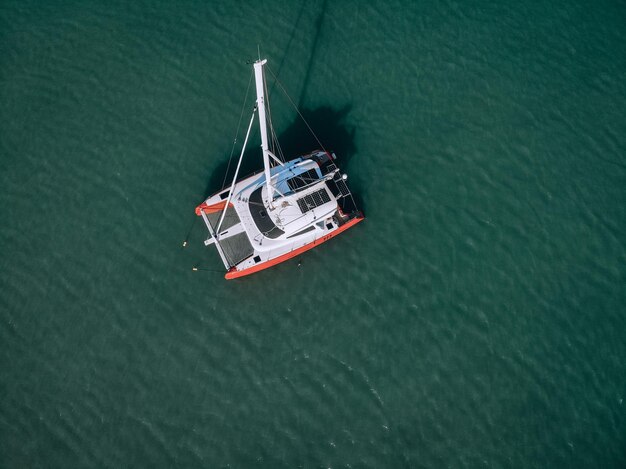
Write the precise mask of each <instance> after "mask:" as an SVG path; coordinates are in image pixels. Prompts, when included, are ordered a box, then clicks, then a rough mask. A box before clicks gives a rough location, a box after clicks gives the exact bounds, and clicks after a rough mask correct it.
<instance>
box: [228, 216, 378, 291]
mask: <svg viewBox="0 0 626 469" xmlns="http://www.w3.org/2000/svg"><path fill="white" fill-rule="evenodd" d="M364 219H365V217H363V216H360V217H358V218H353V219H352V220H350V221H349V222H347V223H346V224H345V225H342V226H341V227H339V228H337V229H336V230H335V231H333V232H332V233H330V234H327V235H326V236H323V237H321V238H319V239H316V240H315V241H313V242H311V243H309V244H305V245H304V246H302V247H301V248H298V249H296V250H295V251H291V252H288V253H287V254H283V255H282V256H278V257H276V258H275V259H271V260H269V261H265V262H263V263H261V264H257V265H255V266H253V267H249V268H247V269H244V270H237V269H236V268H235V267H232V268H231V269H230V270H229V271H228V272H226V278H227V279H228V280H230V279H233V278H238V277H244V276H246V275H250V274H254V273H255V272H259V271H260V270H265V269H267V268H269V267H272V266H275V265H276V264H280V263H281V262H285V261H286V260H288V259H291V258H292V257H296V256H297V255H299V254H302V253H303V252H305V251H308V250H309V249H313V248H314V247H315V246H319V245H320V244H322V243H324V242H326V241H328V240H329V239H330V238H333V237H335V236H337V235H338V234H339V233H341V232H343V231H346V230H347V229H348V228H350V227H352V226H354V225H356V224H357V223H359V222H360V221H362V220H364Z"/></svg>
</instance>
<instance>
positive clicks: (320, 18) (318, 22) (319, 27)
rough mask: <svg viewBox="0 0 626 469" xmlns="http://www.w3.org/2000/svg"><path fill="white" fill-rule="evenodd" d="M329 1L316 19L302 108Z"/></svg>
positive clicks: (299, 102)
mask: <svg viewBox="0 0 626 469" xmlns="http://www.w3.org/2000/svg"><path fill="white" fill-rule="evenodd" d="M327 3H328V0H324V3H322V9H321V11H320V14H319V15H318V17H317V20H315V36H314V37H313V44H312V45H311V54H310V55H309V63H308V64H307V66H306V72H305V75H304V84H303V85H302V92H301V93H300V98H299V99H298V107H299V108H302V106H303V105H304V98H305V97H306V90H307V88H308V87H309V80H310V77H311V71H312V69H313V61H314V60H315V55H316V53H317V45H318V44H319V39H320V31H321V30H322V24H323V23H324V14H325V13H326V9H327ZM314 128H315V127H314ZM322 141H323V140H322Z"/></svg>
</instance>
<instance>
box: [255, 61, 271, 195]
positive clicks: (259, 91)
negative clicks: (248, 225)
mask: <svg viewBox="0 0 626 469" xmlns="http://www.w3.org/2000/svg"><path fill="white" fill-rule="evenodd" d="M266 62H267V59H263V60H257V61H256V62H254V80H255V82H256V102H257V106H258V110H259V127H260V128H261V149H262V150H263V166H264V168H265V183H266V185H267V186H266V187H267V197H268V203H269V204H271V203H272V201H273V200H274V188H273V187H272V185H271V183H270V182H271V181H270V154H269V151H270V150H269V147H268V144H267V123H266V121H265V82H264V79H263V65H265V63H266Z"/></svg>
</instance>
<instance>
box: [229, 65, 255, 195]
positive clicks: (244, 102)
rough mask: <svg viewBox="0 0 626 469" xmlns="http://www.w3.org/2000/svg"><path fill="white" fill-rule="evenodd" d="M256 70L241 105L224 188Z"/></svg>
mask: <svg viewBox="0 0 626 469" xmlns="http://www.w3.org/2000/svg"><path fill="white" fill-rule="evenodd" d="M253 75H254V71H253V72H251V73H250V78H249V79H248V87H247V88H246V97H245V98H244V100H243V106H241V114H239V122H238V123H237V133H235V140H233V147H232V148H231V149H230V156H229V157H228V166H226V173H224V180H223V181H222V189H224V187H226V179H228V170H230V163H231V161H232V159H233V154H234V153H235V145H236V144H237V137H238V136H239V129H240V128H241V120H242V119H243V112H244V110H245V109H246V102H248V92H249V91H250V84H251V83H252V76H253Z"/></svg>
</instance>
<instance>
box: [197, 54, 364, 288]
mask: <svg viewBox="0 0 626 469" xmlns="http://www.w3.org/2000/svg"><path fill="white" fill-rule="evenodd" d="M266 63H267V60H266V59H264V60H260V59H259V60H258V61H256V62H254V64H253V67H254V79H255V85H256V104H255V106H254V110H253V112H252V117H251V118H250V123H249V124H248V130H247V132H246V137H245V140H244V142H243V148H242V149H241V155H240V157H239V161H238V163H237V167H236V169H235V174H234V177H233V180H232V184H231V185H230V187H229V188H226V189H223V190H221V191H220V192H218V193H216V194H214V195H212V196H210V197H209V198H207V199H206V200H205V201H204V202H202V203H201V204H200V205H198V206H197V207H196V215H198V216H200V217H202V219H203V220H204V223H205V224H206V227H207V229H208V231H209V236H208V238H207V239H206V240H205V241H204V244H205V245H206V246H210V245H214V246H215V247H216V248H217V252H218V254H219V256H220V258H221V260H222V262H223V263H224V267H225V268H226V278H227V279H233V278H237V277H243V276H245V275H249V274H253V273H255V272H258V271H260V270H263V269H267V268H268V267H272V266H274V265H276V264H279V263H281V262H284V261H286V260H288V259H291V258H293V257H295V256H297V255H299V254H301V253H303V252H305V251H308V250H309V249H312V248H314V247H316V246H319V245H320V244H322V243H324V242H326V241H328V240H329V239H331V238H333V237H335V236H337V235H338V234H339V233H342V232H344V231H346V230H347V229H348V228H351V227H352V226H354V225H356V224H357V223H359V222H360V221H362V220H363V219H364V216H363V214H362V212H361V211H359V210H358V209H357V207H356V204H355V203H354V198H353V197H352V194H351V193H350V190H349V189H348V186H347V184H346V180H347V176H346V175H345V174H342V173H341V172H340V170H339V168H338V167H337V161H336V159H337V158H336V155H335V154H334V153H332V152H329V151H327V150H325V149H324V148H323V146H322V145H321V143H320V146H321V147H322V148H321V149H317V150H315V151H312V152H311V153H309V154H306V155H302V156H298V157H297V158H294V159H291V160H289V161H285V160H284V157H282V156H283V155H282V150H281V149H280V146H279V144H278V141H277V139H276V136H275V133H274V130H273V126H272V125H271V114H270V113H269V103H268V102H267V99H266V94H267V86H266V82H265V72H264V66H265V64H266ZM270 71H271V70H270ZM281 87H282V85H281ZM296 110H297V108H296ZM298 113H299V111H298ZM299 114H300V113H299ZM255 115H258V119H259V128H260V134H261V150H262V155H263V170H262V171H259V172H257V173H255V174H252V175H250V176H247V177H243V178H242V179H237V178H238V176H239V169H240V167H241V161H242V158H243V154H244V151H245V148H246V144H247V142H248V138H249V136H250V130H251V128H252V124H253V122H254V118H255ZM300 116H301V117H302V115H301V114H300ZM303 119H304V117H303ZM268 122H269V127H270V130H271V136H270V137H271V138H272V149H270V138H269V137H268ZM305 122H306V121H305ZM307 127H309V125H308V124H307ZM309 129H310V127H309ZM315 138H316V139H317V137H315ZM318 143H319V140H318ZM272 150H273V151H272ZM276 153H278V154H279V155H280V157H279V156H277V155H276Z"/></svg>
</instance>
